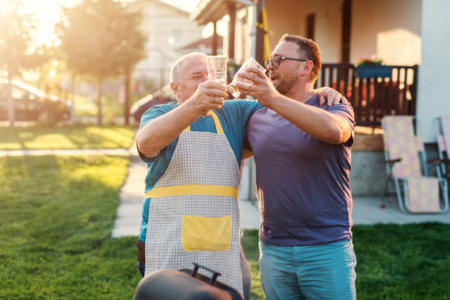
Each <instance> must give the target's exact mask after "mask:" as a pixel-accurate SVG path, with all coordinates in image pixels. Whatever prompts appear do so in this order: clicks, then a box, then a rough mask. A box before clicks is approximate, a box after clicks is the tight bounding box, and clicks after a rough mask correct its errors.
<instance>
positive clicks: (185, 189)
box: [145, 184, 238, 198]
mask: <svg viewBox="0 0 450 300" xmlns="http://www.w3.org/2000/svg"><path fill="white" fill-rule="evenodd" d="M237 194H238V190H237V188H235V187H232V186H222V185H204V184H185V185H174V186H163V187H158V188H153V189H151V190H150V191H148V192H147V193H145V197H146V198H157V197H168V196H181V195H210V196H228V197H234V198H237Z"/></svg>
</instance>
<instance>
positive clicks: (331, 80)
mask: <svg viewBox="0 0 450 300" xmlns="http://www.w3.org/2000/svg"><path fill="white" fill-rule="evenodd" d="M391 67H392V68H393V69H392V74H391V77H386V78H381V77H379V78H358V77H357V76H356V72H355V70H356V68H355V66H354V65H353V64H348V63H342V64H323V65H322V69H321V71H320V73H319V78H318V80H317V82H316V84H315V87H323V86H329V87H332V88H334V89H336V90H338V91H339V92H340V93H341V94H342V95H345V96H346V98H347V99H348V100H349V101H350V103H351V105H352V107H353V109H354V111H355V121H356V125H359V126H370V127H377V126H380V125H381V118H382V117H384V116H386V115H415V113H416V102H417V76H418V73H417V72H418V66H417V65H414V66H391Z"/></svg>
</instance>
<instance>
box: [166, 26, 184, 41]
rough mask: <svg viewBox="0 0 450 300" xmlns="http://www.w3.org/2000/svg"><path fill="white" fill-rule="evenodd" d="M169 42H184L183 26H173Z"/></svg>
mask: <svg viewBox="0 0 450 300" xmlns="http://www.w3.org/2000/svg"><path fill="white" fill-rule="evenodd" d="M168 42H169V44H170V45H179V44H183V43H184V30H183V29H182V28H172V29H171V30H170V34H169V41H168Z"/></svg>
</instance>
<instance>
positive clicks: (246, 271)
mask: <svg viewBox="0 0 450 300" xmlns="http://www.w3.org/2000/svg"><path fill="white" fill-rule="evenodd" d="M138 269H139V272H140V273H141V275H142V277H144V274H145V264H143V263H141V262H139V261H138ZM241 272H242V287H243V289H244V299H245V300H249V299H250V294H251V290H252V276H251V271H250V266H249V265H248V262H247V260H246V259H245V256H244V251H243V250H242V245H241ZM219 279H220V278H219Z"/></svg>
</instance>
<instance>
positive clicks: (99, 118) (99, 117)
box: [97, 75, 103, 126]
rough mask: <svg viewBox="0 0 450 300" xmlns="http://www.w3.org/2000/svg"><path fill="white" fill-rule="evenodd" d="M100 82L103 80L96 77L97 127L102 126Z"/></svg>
mask: <svg viewBox="0 0 450 300" xmlns="http://www.w3.org/2000/svg"><path fill="white" fill-rule="evenodd" d="M102 82H103V78H102V76H101V75H99V76H98V104H97V105H98V114H97V125H98V126H102Z"/></svg>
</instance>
